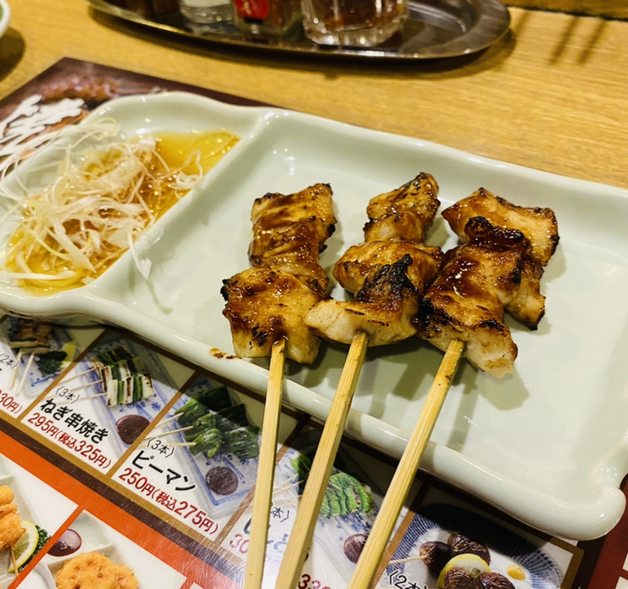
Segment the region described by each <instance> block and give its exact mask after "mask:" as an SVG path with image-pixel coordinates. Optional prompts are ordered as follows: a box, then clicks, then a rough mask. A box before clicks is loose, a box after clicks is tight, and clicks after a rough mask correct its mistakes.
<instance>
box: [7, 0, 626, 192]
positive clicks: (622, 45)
mask: <svg viewBox="0 0 628 589" xmlns="http://www.w3.org/2000/svg"><path fill="white" fill-rule="evenodd" d="M9 2H10V4H11V8H12V11H13V16H12V20H11V23H10V26H9V30H8V31H7V33H6V34H5V35H4V37H2V38H1V39H0V97H3V96H5V95H7V94H8V93H10V92H11V91H13V90H15V89H17V88H19V87H20V86H21V85H23V84H24V83H25V82H27V81H28V80H30V79H31V78H32V77H34V76H35V75H36V74H37V73H39V72H41V71H43V70H44V69H46V68H47V67H49V66H51V65H52V64H54V63H55V62H56V61H58V60H59V59H61V58H62V57H73V58H76V59H83V60H87V61H94V62H97V63H101V64H105V65H110V66H115V67H120V68H124V69H128V70H132V71H136V72H142V73H146V74H151V75H154V76H159V77H163V78H168V79H171V80H177V81H180V82H186V83H191V84H194V85H198V86H203V87H206V88H211V89H214V90H219V91H222V92H228V93H232V94H237V95H240V96H244V97H247V98H252V99H256V100H260V101H263V102H268V103H271V104H274V105H278V106H283V107H288V108H292V109H296V110H300V111H303V112H308V113H313V114H317V115H322V116H325V117H329V118H332V119H337V120H340V121H344V122H348V123H353V124H356V125H361V126H364V127H369V128H373V129H379V130H384V131H390V132H394V133H400V134H403V135H409V136H413V137H418V138H422V139H426V140H430V141H434V142H437V143H441V144H444V145H449V146H452V147H456V148H459V149H463V150H466V151H469V152H472V153H475V154H479V155H483V156H488V157H492V158H496V159H499V160H503V161H507V162H513V163H517V164H521V165H525V166H530V167H533V168H537V169H541V170H546V171H550V172H555V173H559V174H563V175H568V176H572V177H576V178H582V179H587V180H593V181H597V182H602V183H605V184H611V185H614V186H620V187H623V188H628V173H627V169H628V131H627V129H628V21H621V20H604V19H600V18H596V17H583V16H572V15H568V14H562V13H556V12H543V11H538V10H526V9H523V8H511V9H510V12H511V16H512V24H511V30H510V31H509V33H508V34H507V35H506V37H505V38H504V39H502V40H501V41H500V42H499V43H497V44H495V45H494V46H492V47H491V48H490V49H488V50H486V51H483V52H481V53H479V54H477V55H473V56H466V57H462V58H455V59H447V60H433V61H429V62H420V61H415V62H403V63H401V62H391V61H388V62H385V63H384V62H374V61H373V60H355V59H354V60H338V59H331V58H320V57H315V56H293V55H285V54H274V53H271V52H267V51H264V50H259V51H251V50H244V49H241V48H233V47H224V46H221V45H217V44H205V43H203V44H202V43H192V44H190V42H189V41H187V40H183V39H181V38H178V37H176V36H174V35H169V34H155V33H153V32H152V31H150V30H148V29H145V28H143V27H139V26H134V25H130V24H126V23H125V22H123V21H119V20H117V19H114V18H112V17H107V16H104V15H101V14H99V13H96V12H93V11H92V10H91V9H90V8H89V6H88V5H87V4H86V3H84V2H82V1H81V0H9Z"/></svg>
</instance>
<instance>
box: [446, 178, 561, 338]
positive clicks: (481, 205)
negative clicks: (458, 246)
mask: <svg viewBox="0 0 628 589" xmlns="http://www.w3.org/2000/svg"><path fill="white" fill-rule="evenodd" d="M477 216H480V217H484V218H485V219H487V220H488V221H489V222H490V223H491V224H492V225H494V226H496V227H504V228H507V229H518V230H519V231H521V232H522V233H523V234H524V235H525V236H526V238H527V239H528V240H529V241H530V244H531V249H530V252H529V254H526V256H525V258H524V261H523V267H522V272H521V288H520V290H519V293H518V295H517V296H516V297H515V299H514V300H513V301H511V302H510V303H509V304H508V305H507V306H506V310H507V311H508V312H509V313H510V314H511V315H512V316H513V317H514V318H515V319H517V320H518V321H520V322H521V323H523V324H524V325H527V326H528V327H529V328H530V329H536V328H537V326H538V323H539V321H540V320H541V318H542V317H543V315H544V314H545V297H544V296H543V295H542V294H541V285H540V281H541V277H542V276H543V268H544V267H545V266H546V265H547V262H548V261H549V259H550V257H551V256H552V254H553V253H554V252H555V251H556V247H557V245H558V240H559V236H558V223H557V222H556V216H555V215H554V212H553V211H552V210H551V209H547V208H539V207H520V206H517V205H514V204H512V203H510V202H508V201H507V200H505V199H503V198H500V197H499V196H496V195H494V194H493V193H491V192H489V191H488V190H485V189H484V188H480V189H479V190H477V191H476V192H474V193H473V194H472V195H471V196H469V197H467V198H465V199H463V200H461V201H459V202H457V203H456V204H454V205H452V206H451V207H449V208H447V209H445V210H444V211H443V217H444V218H445V220H446V221H447V222H448V223H449V225H450V226H451V228H452V229H453V230H454V231H455V233H456V234H457V235H458V237H459V238H460V239H461V240H463V241H464V240H465V239H466V236H465V226H466V224H467V222H468V221H469V219H471V218H473V217H477Z"/></svg>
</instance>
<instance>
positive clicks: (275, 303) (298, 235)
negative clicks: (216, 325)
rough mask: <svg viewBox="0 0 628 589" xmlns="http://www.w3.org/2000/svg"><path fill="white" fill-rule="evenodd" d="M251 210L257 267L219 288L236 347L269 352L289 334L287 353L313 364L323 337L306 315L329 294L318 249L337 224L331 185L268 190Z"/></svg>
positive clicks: (241, 352)
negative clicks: (305, 320) (308, 323)
mask: <svg viewBox="0 0 628 589" xmlns="http://www.w3.org/2000/svg"><path fill="white" fill-rule="evenodd" d="M251 216H252V220H253V241H252V242H251V245H250V247H249V259H250V261H251V265H252V266H253V267H252V268H250V269H248V270H245V271H244V272H240V273H239V274H236V275H235V276H233V277H232V278H230V279H228V280H224V281H223V287H222V289H221V294H222V295H223V297H224V298H225V301H226V305H225V309H224V310H223V315H224V316H225V317H226V318H227V319H228V320H229V322H230V324H231V335H232V337H233V345H234V348H235V352H236V354H237V355H238V356H240V357H242V358H259V357H263V356H270V354H271V350H272V346H273V343H274V342H276V341H277V340H279V339H280V338H282V337H285V338H287V347H286V357H288V358H291V359H292V360H296V361H297V362H301V363H304V364H309V363H311V362H313V361H314V359H315V358H316V355H317V353H318V348H319V343H320V342H319V341H318V340H317V339H316V337H315V336H314V335H313V334H312V333H311V332H310V331H309V330H308V329H307V327H306V326H305V324H304V323H303V316H304V314H305V312H306V311H307V310H308V309H309V308H310V307H311V306H312V305H314V304H315V303H317V302H319V301H321V300H323V299H324V298H326V296H327V295H326V292H325V291H326V289H327V285H328V278H327V276H326V275H325V272H324V270H323V268H322V267H321V266H320V264H319V255H320V252H321V251H323V250H324V249H325V241H326V239H327V238H328V237H329V236H330V235H331V234H332V233H333V232H334V228H335V225H334V224H335V222H336V219H335V217H334V213H333V203H332V191H331V188H330V187H329V186H328V185H327V184H315V185H314V186H310V187H309V188H306V189H305V190H302V191H300V192H297V193H294V194H288V195H284V194H279V193H273V194H267V195H265V196H264V197H262V198H258V199H256V200H255V203H254V205H253V211H252V215H251Z"/></svg>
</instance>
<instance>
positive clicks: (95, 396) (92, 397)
mask: <svg viewBox="0 0 628 589" xmlns="http://www.w3.org/2000/svg"><path fill="white" fill-rule="evenodd" d="M72 390H73V391H75V390H76V389H72ZM106 396H107V393H98V394H97V395H85V396H84V397H81V399H97V398H98V397H106ZM79 400H80V399H79Z"/></svg>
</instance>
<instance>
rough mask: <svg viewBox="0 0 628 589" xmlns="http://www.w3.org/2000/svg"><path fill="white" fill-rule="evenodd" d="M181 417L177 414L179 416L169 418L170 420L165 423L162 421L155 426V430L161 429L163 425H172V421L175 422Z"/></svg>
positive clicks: (165, 420)
mask: <svg viewBox="0 0 628 589" xmlns="http://www.w3.org/2000/svg"><path fill="white" fill-rule="evenodd" d="M179 417H181V416H180V415H179V414H177V415H173V416H172V417H169V418H168V419H164V420H163V421H160V422H159V423H158V424H157V425H156V426H155V429H157V428H158V427H161V426H162V425H166V424H167V423H170V422H171V421H174V420H175V419H179Z"/></svg>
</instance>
